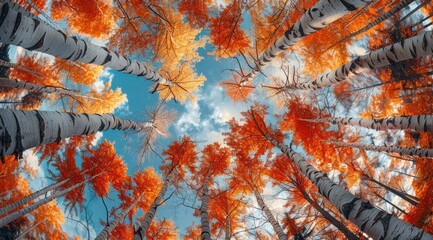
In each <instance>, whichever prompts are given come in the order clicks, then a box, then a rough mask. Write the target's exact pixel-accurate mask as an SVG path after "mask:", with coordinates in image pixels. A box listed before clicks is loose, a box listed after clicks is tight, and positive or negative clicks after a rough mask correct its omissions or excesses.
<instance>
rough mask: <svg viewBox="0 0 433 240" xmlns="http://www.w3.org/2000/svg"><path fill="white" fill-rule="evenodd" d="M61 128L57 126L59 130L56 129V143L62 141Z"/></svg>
mask: <svg viewBox="0 0 433 240" xmlns="http://www.w3.org/2000/svg"><path fill="white" fill-rule="evenodd" d="M61 135H62V128H61V127H60V126H59V128H58V129H57V138H56V143H60V141H62V136H61Z"/></svg>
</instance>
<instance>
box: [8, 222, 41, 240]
mask: <svg viewBox="0 0 433 240" xmlns="http://www.w3.org/2000/svg"><path fill="white" fill-rule="evenodd" d="M44 221H45V219H43V220H41V221H39V222H38V223H36V224H33V226H31V227H29V228H28V229H26V230H25V231H24V232H23V233H21V234H20V235H19V236H18V237H17V238H16V239H15V240H21V239H24V237H25V236H26V234H27V233H29V232H30V231H32V230H33V229H35V228H36V227H37V226H38V225H39V224H41V223H43V222H44Z"/></svg>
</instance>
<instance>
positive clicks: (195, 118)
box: [176, 101, 202, 134]
mask: <svg viewBox="0 0 433 240" xmlns="http://www.w3.org/2000/svg"><path fill="white" fill-rule="evenodd" d="M185 109H186V111H185V113H184V114H182V115H181V116H180V118H179V120H178V121H177V123H176V130H177V132H179V133H180V134H185V133H188V132H190V131H191V130H199V129H200V125H202V122H201V121H200V117H201V112H200V106H199V105H198V102H191V101H188V102H187V103H186V104H185Z"/></svg>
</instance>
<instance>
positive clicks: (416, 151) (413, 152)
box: [332, 142, 433, 158]
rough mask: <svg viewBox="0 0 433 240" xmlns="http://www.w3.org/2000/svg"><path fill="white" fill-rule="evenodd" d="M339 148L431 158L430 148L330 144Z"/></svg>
mask: <svg viewBox="0 0 433 240" xmlns="http://www.w3.org/2000/svg"><path fill="white" fill-rule="evenodd" d="M332 143H333V144H335V145H337V146H340V147H353V148H359V149H364V150H369V151H375V152H387V153H398V154H399V155H400V156H405V155H406V156H418V157H422V158H433V149H430V148H414V147H400V146H376V145H364V144H360V143H344V142H332Z"/></svg>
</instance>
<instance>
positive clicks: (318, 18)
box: [241, 0, 371, 85]
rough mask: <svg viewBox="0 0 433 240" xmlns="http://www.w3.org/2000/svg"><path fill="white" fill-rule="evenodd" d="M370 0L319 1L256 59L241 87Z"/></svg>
mask: <svg viewBox="0 0 433 240" xmlns="http://www.w3.org/2000/svg"><path fill="white" fill-rule="evenodd" d="M370 1H371V0H351V1H348V0H320V1H319V2H318V3H316V4H315V5H314V6H313V7H311V8H310V9H308V11H307V12H305V14H304V15H303V16H302V17H301V19H300V20H299V21H297V22H296V23H295V24H294V25H293V26H292V27H291V28H290V29H289V30H287V31H286V32H285V33H284V35H283V36H282V37H280V38H279V39H278V40H276V41H275V42H274V43H273V44H272V45H271V46H270V47H269V48H268V49H266V50H265V51H264V52H263V53H262V54H261V55H260V56H259V58H258V62H257V63H256V65H255V67H254V69H253V70H252V71H251V72H250V73H249V74H248V75H247V76H246V77H245V78H244V79H242V81H241V85H246V84H248V83H249V82H251V81H252V80H253V79H254V77H255V75H256V74H257V73H259V72H260V71H261V69H262V68H263V67H264V66H265V65H267V64H268V63H269V62H271V61H272V60H273V59H274V58H275V57H276V56H278V55H279V54H280V53H281V52H283V51H284V50H286V49H288V48H289V47H291V46H293V45H295V44H296V43H297V42H299V41H300V40H301V39H303V38H304V37H305V36H307V35H310V34H311V33H314V32H316V31H318V30H320V29H322V28H324V27H326V26H327V25H329V24H330V23H332V22H334V21H336V20H338V19H339V18H341V17H342V16H344V15H345V14H347V13H349V12H351V11H354V10H356V9H357V8H358V7H362V6H364V5H365V4H366V3H367V2H370Z"/></svg>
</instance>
